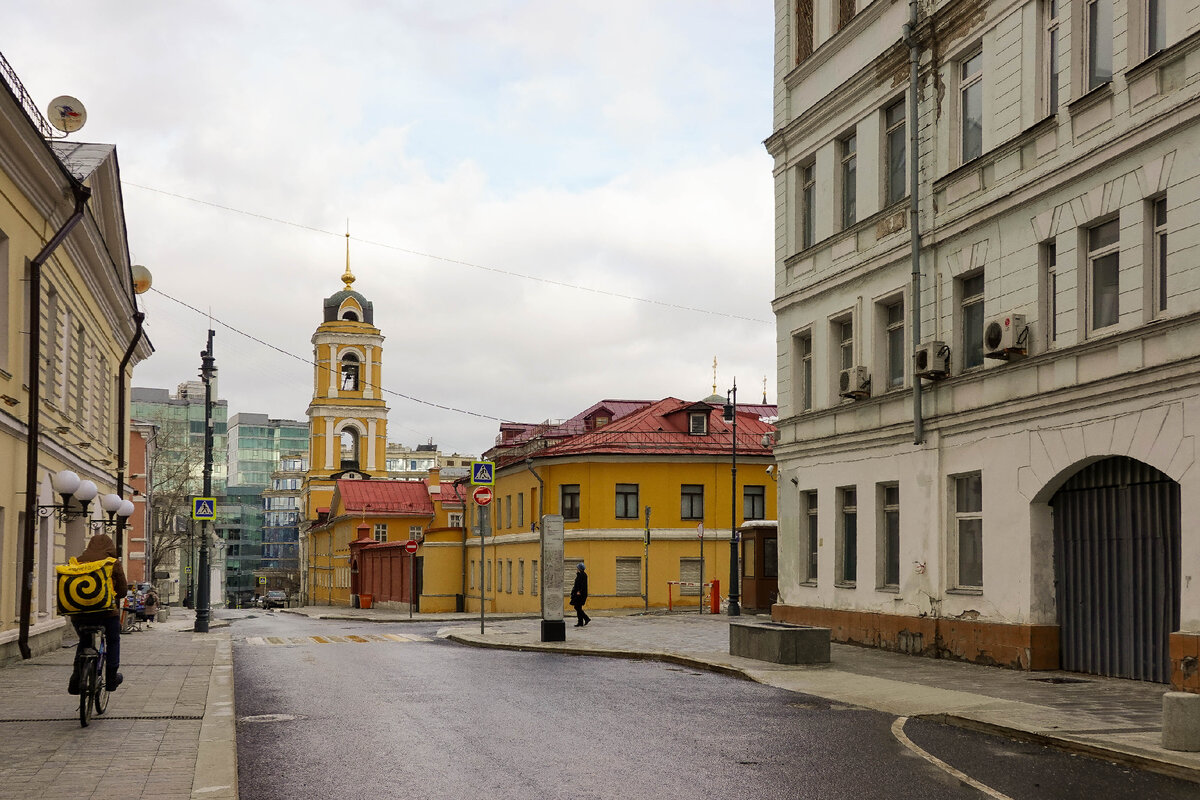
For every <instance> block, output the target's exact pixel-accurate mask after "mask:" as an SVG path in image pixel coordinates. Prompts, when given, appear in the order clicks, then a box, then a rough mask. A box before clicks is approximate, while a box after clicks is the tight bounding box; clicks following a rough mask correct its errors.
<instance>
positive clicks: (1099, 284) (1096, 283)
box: [1087, 219, 1121, 331]
mask: <svg viewBox="0 0 1200 800" xmlns="http://www.w3.org/2000/svg"><path fill="white" fill-rule="evenodd" d="M1120 238H1121V223H1120V220H1118V219H1112V220H1109V221H1108V222H1104V223H1101V224H1100V225H1097V226H1096V227H1094V228H1090V229H1089V230H1088V232H1087V239H1088V255H1087V258H1088V284H1089V292H1088V295H1089V296H1088V299H1089V302H1090V303H1091V307H1092V308H1091V314H1090V315H1089V321H1090V323H1091V324H1090V330H1093V331H1095V330H1099V329H1101V328H1107V327H1108V326H1110V325H1116V324H1117V321H1118V320H1119V319H1120V316H1121V309H1120V274H1119V273H1120V267H1121V255H1120V253H1119V252H1118V247H1119V245H1120Z"/></svg>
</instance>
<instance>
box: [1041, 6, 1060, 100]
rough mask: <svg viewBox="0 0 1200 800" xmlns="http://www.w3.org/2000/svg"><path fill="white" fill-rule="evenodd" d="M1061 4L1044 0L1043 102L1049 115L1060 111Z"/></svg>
mask: <svg viewBox="0 0 1200 800" xmlns="http://www.w3.org/2000/svg"><path fill="white" fill-rule="evenodd" d="M1059 6H1060V0H1042V52H1043V58H1044V59H1045V63H1044V65H1043V68H1042V80H1043V81H1044V83H1045V88H1044V89H1043V92H1042V102H1043V104H1044V105H1043V108H1044V110H1045V112H1046V115H1047V116H1049V115H1051V114H1056V113H1058V71H1059V64H1058V59H1059V55H1060V53H1059V45H1058V36H1059V23H1060V22H1061V20H1060V19H1059V14H1058V12H1059V10H1060V9H1059Z"/></svg>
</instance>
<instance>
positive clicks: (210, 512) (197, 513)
mask: <svg viewBox="0 0 1200 800" xmlns="http://www.w3.org/2000/svg"><path fill="white" fill-rule="evenodd" d="M216 518H217V498H215V497H193V498H192V519H207V520H214V519H216Z"/></svg>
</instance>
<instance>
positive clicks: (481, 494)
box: [471, 486, 492, 506]
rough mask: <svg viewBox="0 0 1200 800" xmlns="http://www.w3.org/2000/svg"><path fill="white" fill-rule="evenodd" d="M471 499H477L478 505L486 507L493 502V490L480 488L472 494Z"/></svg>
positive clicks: (485, 487)
mask: <svg viewBox="0 0 1200 800" xmlns="http://www.w3.org/2000/svg"><path fill="white" fill-rule="evenodd" d="M471 497H473V498H475V502H476V503H477V504H478V505H481V506H486V505H487V504H488V503H490V502H492V490H491V488H490V487H487V486H480V487H479V488H478V489H476V490H475V491H473V492H471Z"/></svg>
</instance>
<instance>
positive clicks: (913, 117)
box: [903, 0, 925, 444]
mask: <svg viewBox="0 0 1200 800" xmlns="http://www.w3.org/2000/svg"><path fill="white" fill-rule="evenodd" d="M908 12H909V17H908V22H907V23H906V24H905V25H904V29H903V31H904V41H905V42H906V43H907V44H908V142H909V150H910V152H911V155H910V156H909V159H908V162H909V166H908V195H909V199H908V230H909V235H910V238H911V240H912V340H913V346H914V347H915V346H917V345H919V344H920V343H921V230H920V226H919V222H920V205H919V203H918V197H917V189H918V186H919V178H920V160H921V159H920V150H919V149H918V148H919V146H920V143H919V142H918V138H917V127H918V126H917V79H918V72H919V69H918V68H919V66H920V59H921V50H920V47H919V45H918V42H917V36H916V35H917V0H908ZM924 441H925V421H924V420H923V419H922V418H921V379H920V378H918V377H917V376H916V375H915V374H914V375H913V444H921V443H922V442H924Z"/></svg>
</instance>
